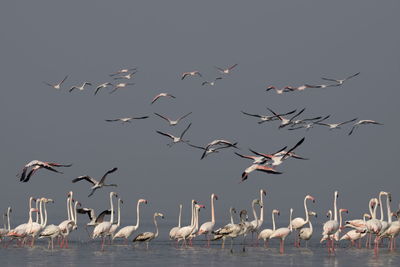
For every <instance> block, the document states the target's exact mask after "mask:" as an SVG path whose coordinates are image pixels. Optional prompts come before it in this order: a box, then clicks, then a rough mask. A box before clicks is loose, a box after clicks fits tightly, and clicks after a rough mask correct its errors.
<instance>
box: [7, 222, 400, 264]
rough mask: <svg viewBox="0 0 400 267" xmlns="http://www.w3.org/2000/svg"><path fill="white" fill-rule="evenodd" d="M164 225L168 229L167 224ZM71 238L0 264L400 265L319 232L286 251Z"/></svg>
mask: <svg viewBox="0 0 400 267" xmlns="http://www.w3.org/2000/svg"><path fill="white" fill-rule="evenodd" d="M160 230H161V232H162V233H164V234H165V233H167V232H168V231H169V227H162V228H161V229H160ZM316 231H317V232H316V233H320V232H319V229H317V230H316ZM71 239H72V240H71V241H70V246H69V248H68V249H59V248H57V249H55V250H54V251H51V250H48V249H47V242H46V241H43V240H39V241H37V243H36V245H35V247H34V248H30V247H23V248H18V247H16V245H15V244H14V245H11V246H9V247H8V248H4V247H3V246H1V247H0V266H55V265H60V264H61V266H99V265H108V266H110V265H118V266H132V265H138V266H172V265H173V266H188V265H191V266H248V265H252V266H266V265H268V266H275V265H276V266H353V265H354V266H400V251H396V252H388V251H387V249H386V247H382V248H381V250H380V254H379V255H378V256H374V253H373V250H371V249H364V248H363V249H356V248H347V245H348V244H347V243H343V244H340V247H339V248H338V249H337V252H336V255H334V256H329V255H328V253H327V250H326V248H325V246H324V245H321V244H319V243H318V240H317V239H319V235H317V236H315V237H314V239H313V240H312V242H310V243H309V245H308V248H294V247H293V234H292V236H291V237H289V239H288V240H287V244H286V251H285V254H284V255H280V254H279V251H278V247H279V242H278V240H272V241H271V242H270V248H264V247H251V246H247V249H246V252H243V251H242V247H241V246H240V245H239V242H238V241H241V240H236V241H235V243H236V244H235V245H234V253H230V250H229V249H221V247H220V242H219V241H218V243H213V245H212V246H211V248H205V247H204V242H203V240H202V239H201V240H198V241H196V242H195V243H194V246H193V247H189V248H176V247H174V246H173V245H171V243H170V241H169V240H167V238H166V237H164V235H162V236H161V237H160V238H159V239H157V240H155V241H153V242H152V243H150V247H149V249H148V250H147V249H146V247H145V245H144V244H139V245H132V244H131V242H130V244H129V245H124V244H123V243H122V242H120V241H118V242H115V243H114V244H113V245H111V246H106V248H105V251H100V242H99V241H98V240H97V241H93V240H89V238H88V235H87V233H86V232H85V231H84V230H82V229H81V230H80V231H77V232H74V233H73V235H72V236H71ZM227 244H229V242H227Z"/></svg>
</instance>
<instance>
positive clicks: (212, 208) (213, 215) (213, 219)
mask: <svg viewBox="0 0 400 267" xmlns="http://www.w3.org/2000/svg"><path fill="white" fill-rule="evenodd" d="M211 222H213V223H215V214H214V195H211Z"/></svg>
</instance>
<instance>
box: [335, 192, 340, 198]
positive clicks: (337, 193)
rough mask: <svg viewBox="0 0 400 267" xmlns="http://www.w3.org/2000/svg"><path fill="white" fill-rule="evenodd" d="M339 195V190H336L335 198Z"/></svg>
mask: <svg viewBox="0 0 400 267" xmlns="http://www.w3.org/2000/svg"><path fill="white" fill-rule="evenodd" d="M338 197H339V192H338V191H337V190H336V191H335V198H338Z"/></svg>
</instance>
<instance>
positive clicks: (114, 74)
mask: <svg viewBox="0 0 400 267" xmlns="http://www.w3.org/2000/svg"><path fill="white" fill-rule="evenodd" d="M135 70H137V68H125V69H120V70H118V71H116V72H114V73H111V74H110V76H111V77H112V76H116V75H120V74H124V73H128V72H130V71H135Z"/></svg>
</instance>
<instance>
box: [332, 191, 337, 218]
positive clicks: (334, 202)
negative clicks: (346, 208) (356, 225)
mask: <svg viewBox="0 0 400 267" xmlns="http://www.w3.org/2000/svg"><path fill="white" fill-rule="evenodd" d="M336 202H337V197H336V194H335V199H334V200H333V209H334V211H333V212H334V216H333V220H334V221H335V222H337V206H336Z"/></svg>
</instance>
